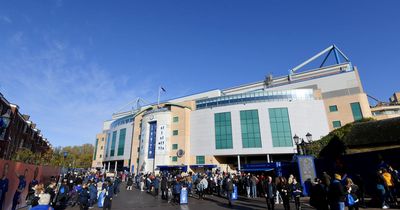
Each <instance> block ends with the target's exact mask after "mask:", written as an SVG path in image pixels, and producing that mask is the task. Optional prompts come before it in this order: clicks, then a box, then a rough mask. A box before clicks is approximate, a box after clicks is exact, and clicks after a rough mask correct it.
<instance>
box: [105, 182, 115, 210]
mask: <svg viewBox="0 0 400 210" xmlns="http://www.w3.org/2000/svg"><path fill="white" fill-rule="evenodd" d="M104 193H105V196H104V204H103V210H111V206H112V199H113V194H114V188H113V184H112V182H111V181H110V180H108V181H107V186H106V187H105V189H104Z"/></svg>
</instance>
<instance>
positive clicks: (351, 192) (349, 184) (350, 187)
mask: <svg viewBox="0 0 400 210" xmlns="http://www.w3.org/2000/svg"><path fill="white" fill-rule="evenodd" d="M357 191H358V186H357V185H355V184H354V183H353V180H351V179H350V178H346V192H347V195H346V196H351V197H352V198H353V199H354V202H355V203H354V204H350V203H347V205H348V208H349V210H358V201H359V200H358V197H357Z"/></svg>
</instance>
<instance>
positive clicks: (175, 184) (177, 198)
mask: <svg viewBox="0 0 400 210" xmlns="http://www.w3.org/2000/svg"><path fill="white" fill-rule="evenodd" d="M173 195H174V200H173V201H174V202H175V203H179V201H180V195H181V184H180V183H179V182H178V180H177V179H176V178H175V179H174V182H173Z"/></svg>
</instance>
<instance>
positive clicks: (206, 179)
mask: <svg viewBox="0 0 400 210" xmlns="http://www.w3.org/2000/svg"><path fill="white" fill-rule="evenodd" d="M16 175H17V177H18V179H19V183H18V188H17V191H16V193H15V195H14V200H13V206H12V210H14V209H16V204H17V202H19V200H21V198H20V197H21V194H22V192H23V191H24V189H25V188H26V187H27V188H28V194H27V196H26V198H25V202H26V205H27V206H28V209H32V210H40V209H46V210H49V209H56V210H58V209H65V208H67V207H68V206H79V207H80V209H81V210H88V209H91V208H93V207H94V206H97V207H100V208H103V209H104V210H105V209H108V210H109V209H111V207H112V199H113V197H115V196H117V195H118V193H119V192H120V188H121V185H122V183H124V184H123V187H126V190H127V191H131V190H133V189H134V188H136V190H139V191H142V192H147V193H150V194H152V195H153V196H156V197H158V196H160V197H161V199H162V200H165V201H166V202H169V203H174V204H179V203H180V202H181V200H180V199H181V192H182V190H183V189H184V190H186V192H187V194H188V196H190V197H193V198H195V199H199V200H204V199H205V197H207V196H220V197H223V198H226V200H227V204H228V205H229V206H232V205H233V201H234V199H236V198H237V195H240V196H243V197H244V198H246V199H259V198H262V199H265V202H266V207H267V209H268V210H274V209H275V205H276V204H280V205H282V206H283V208H284V209H285V210H290V206H291V205H290V203H294V207H295V210H301V208H302V205H301V200H302V199H300V198H301V197H302V196H303V195H304V194H307V195H309V196H310V199H309V204H310V205H311V206H313V207H314V208H316V209H317V210H329V209H330V210H344V208H345V206H347V207H348V209H349V210H358V208H359V207H360V206H361V207H366V205H365V199H364V197H365V186H364V183H363V180H362V178H361V176H360V175H355V176H352V177H350V176H348V175H347V174H338V173H336V174H332V176H330V175H329V174H328V173H325V172H324V173H323V174H322V175H321V176H320V178H315V180H308V181H307V182H306V183H305V185H302V184H301V183H300V181H299V180H298V179H297V178H296V177H295V176H293V175H289V176H288V177H283V176H273V174H263V173H260V174H252V173H243V172H242V173H225V172H219V171H214V172H212V171H206V172H205V173H192V172H189V173H185V172H160V173H157V174H153V173H145V174H143V173H142V174H137V175H135V174H130V173H126V172H125V173H123V172H120V173H118V174H116V175H115V176H111V177H108V176H106V174H105V173H101V172H100V171H93V172H81V173H76V172H75V173H72V172H70V173H67V174H64V175H62V176H60V177H52V178H51V180H50V182H49V183H47V184H46V185H44V183H41V182H39V181H38V180H36V179H33V180H31V181H30V182H29V184H28V182H27V180H25V176H24V175H18V174H16ZM3 182H5V181H4V180H3V179H2V183H0V185H2V184H3ZM399 184H400V179H399V174H398V172H397V171H396V170H394V169H393V168H392V167H390V166H388V165H386V164H384V163H383V162H382V164H381V165H380V166H379V170H377V174H376V192H377V195H378V196H376V197H377V199H378V200H379V201H378V202H379V203H380V204H381V205H382V208H383V209H387V208H390V207H397V206H398V204H397V193H398V192H399V191H398V189H399ZM26 185H27V186H26ZM303 186H305V188H304V189H303Z"/></svg>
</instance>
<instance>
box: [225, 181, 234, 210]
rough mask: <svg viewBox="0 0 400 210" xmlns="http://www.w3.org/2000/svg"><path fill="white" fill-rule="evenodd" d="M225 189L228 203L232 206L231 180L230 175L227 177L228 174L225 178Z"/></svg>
mask: <svg viewBox="0 0 400 210" xmlns="http://www.w3.org/2000/svg"><path fill="white" fill-rule="evenodd" d="M225 191H226V193H227V197H228V204H229V206H230V207H231V206H232V193H233V180H232V178H231V177H229V175H228V177H227V178H226V184H225Z"/></svg>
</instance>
